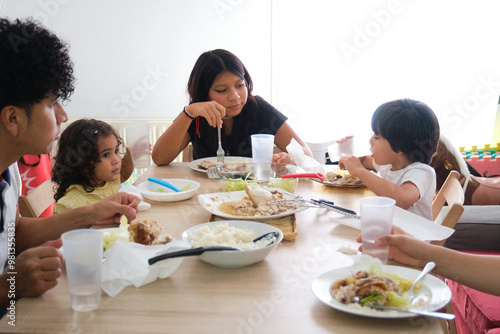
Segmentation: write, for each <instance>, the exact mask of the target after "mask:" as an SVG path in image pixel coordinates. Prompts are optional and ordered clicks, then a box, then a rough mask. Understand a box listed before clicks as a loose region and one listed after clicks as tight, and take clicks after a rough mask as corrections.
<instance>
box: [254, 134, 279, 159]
mask: <svg viewBox="0 0 500 334" xmlns="http://www.w3.org/2000/svg"><path fill="white" fill-rule="evenodd" d="M273 148H274V136H273V135H263V134H258V135H252V159H253V162H254V163H271V162H272V161H273Z"/></svg>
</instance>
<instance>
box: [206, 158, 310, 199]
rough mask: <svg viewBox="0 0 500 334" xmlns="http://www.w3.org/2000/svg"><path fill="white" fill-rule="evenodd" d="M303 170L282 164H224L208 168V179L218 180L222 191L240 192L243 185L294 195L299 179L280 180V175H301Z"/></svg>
mask: <svg viewBox="0 0 500 334" xmlns="http://www.w3.org/2000/svg"><path fill="white" fill-rule="evenodd" d="M303 172H304V170H303V169H302V168H300V167H298V166H295V165H289V164H284V163H267V164H256V163H225V164H221V165H219V166H216V167H212V168H209V169H208V171H207V174H208V177H209V178H211V179H219V180H220V181H221V186H222V190H223V191H240V190H243V189H244V186H245V184H250V185H258V186H261V187H267V188H280V189H283V190H286V191H288V192H289V193H292V194H293V193H294V192H295V190H296V188H297V184H298V181H299V179H298V178H288V179H281V178H280V177H281V176H282V175H286V174H296V173H303Z"/></svg>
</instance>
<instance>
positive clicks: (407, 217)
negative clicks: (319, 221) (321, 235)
mask: <svg viewBox="0 0 500 334" xmlns="http://www.w3.org/2000/svg"><path fill="white" fill-rule="evenodd" d="M328 218H330V219H331V220H332V221H335V222H336V223H339V224H342V225H346V226H350V227H352V228H355V229H358V230H361V220H359V219H356V218H349V217H345V216H340V215H339V214H336V213H330V214H329V215H328ZM392 224H393V225H394V226H397V227H399V228H401V229H402V230H403V231H405V232H407V233H409V234H411V235H412V236H413V237H415V238H417V239H420V240H424V241H431V240H444V239H447V238H448V237H449V236H450V235H452V234H453V232H455V230H454V229H452V228H449V227H446V226H442V225H439V224H437V223H435V222H433V221H430V220H428V219H425V218H423V217H421V216H418V215H416V214H414V213H411V212H409V211H407V210H404V209H401V208H400V207H395V208H394V218H393V220H392Z"/></svg>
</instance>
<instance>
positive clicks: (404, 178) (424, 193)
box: [339, 99, 439, 220]
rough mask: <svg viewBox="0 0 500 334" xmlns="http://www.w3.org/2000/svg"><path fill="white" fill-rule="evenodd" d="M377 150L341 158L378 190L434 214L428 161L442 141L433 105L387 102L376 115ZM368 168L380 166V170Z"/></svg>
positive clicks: (344, 165)
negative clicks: (366, 154)
mask: <svg viewBox="0 0 500 334" xmlns="http://www.w3.org/2000/svg"><path fill="white" fill-rule="evenodd" d="M372 130H373V132H374V135H373V136H372V137H371V139H370V145H371V149H372V153H373V154H372V155H371V156H366V157H361V158H357V157H353V156H351V157H344V158H341V159H340V161H339V166H340V167H341V168H346V169H347V170H348V171H349V173H351V174H352V175H353V176H356V177H358V178H359V179H360V180H361V181H362V182H363V183H364V184H365V185H366V186H367V187H368V188H369V189H370V190H371V191H373V192H374V193H375V194H376V195H377V196H385V197H390V198H393V199H395V200H396V205H397V206H399V207H401V208H403V209H406V210H408V211H411V212H413V213H415V214H417V215H420V216H422V217H424V218H427V219H429V220H432V200H433V197H434V193H435V191H436V173H435V171H434V169H433V168H432V167H431V166H429V163H430V160H431V158H432V156H433V155H434V154H435V153H436V149H437V144H438V141H439V123H438V120H437V118H436V115H435V114H434V112H433V111H432V109H431V108H429V106H427V105H426V104H425V103H423V102H420V101H415V100H411V99H400V100H394V101H390V102H387V103H384V104H382V105H381V106H380V107H378V108H377V110H375V113H374V114H373V117H372ZM369 169H371V170H373V169H375V170H377V171H378V172H379V174H380V176H379V175H376V174H374V173H372V172H370V171H369Z"/></svg>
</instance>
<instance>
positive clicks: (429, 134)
mask: <svg viewBox="0 0 500 334" xmlns="http://www.w3.org/2000/svg"><path fill="white" fill-rule="evenodd" d="M372 130H373V132H374V133H375V134H376V135H380V136H382V137H383V138H385V139H386V140H387V141H388V142H389V144H390V145H391V148H392V150H393V151H394V152H402V153H403V154H404V155H405V156H406V157H407V158H408V159H409V160H410V162H411V163H413V162H422V163H425V164H429V163H430V161H431V158H432V156H433V155H434V154H435V153H436V149H437V145H438V142H439V132H440V130H439V122H438V120H437V118H436V115H435V114H434V112H433V111H432V109H431V108H429V106H427V105H426V104H425V103H423V102H420V101H415V100H411V99H400V100H394V101H390V102H387V103H384V104H382V105H381V106H380V107H378V108H377V110H375V113H374V114H373V117H372Z"/></svg>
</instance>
